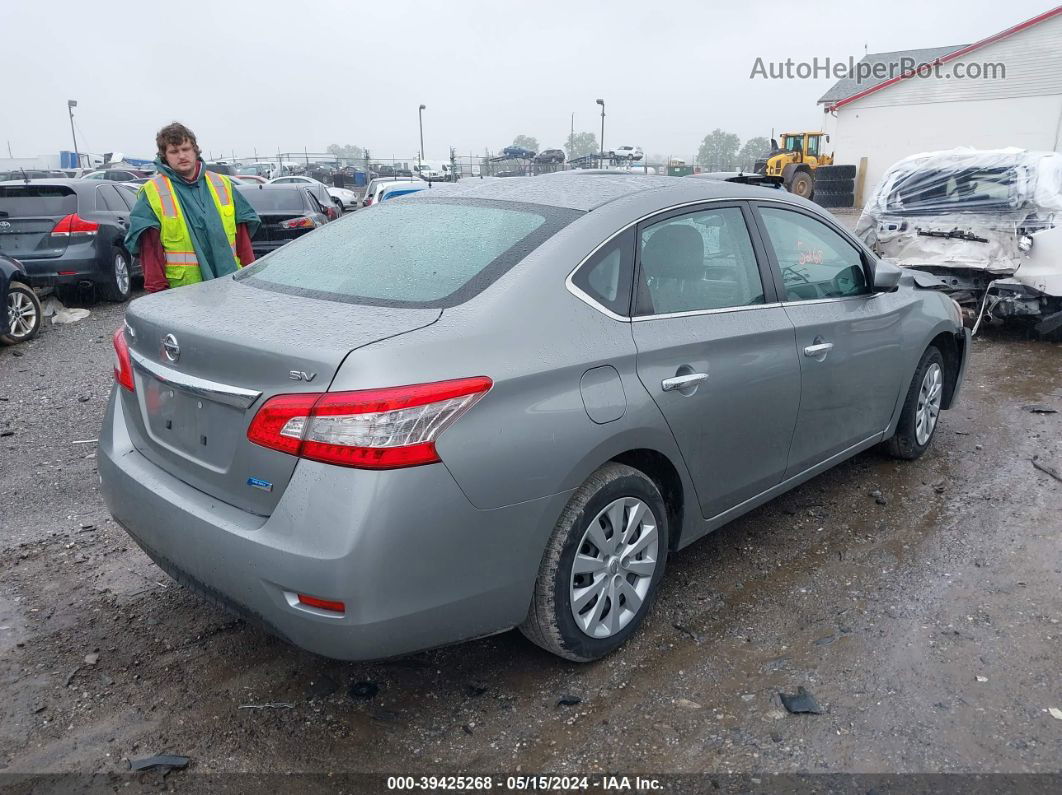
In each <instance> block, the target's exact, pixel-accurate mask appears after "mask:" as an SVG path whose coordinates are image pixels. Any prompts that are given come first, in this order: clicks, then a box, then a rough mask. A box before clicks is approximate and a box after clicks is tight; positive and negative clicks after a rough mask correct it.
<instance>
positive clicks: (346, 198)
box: [269, 177, 358, 211]
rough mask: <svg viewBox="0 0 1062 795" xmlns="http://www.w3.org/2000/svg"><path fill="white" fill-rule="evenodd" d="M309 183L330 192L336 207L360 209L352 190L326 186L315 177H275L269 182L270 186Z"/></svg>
mask: <svg viewBox="0 0 1062 795" xmlns="http://www.w3.org/2000/svg"><path fill="white" fill-rule="evenodd" d="M300 182H301V183H309V184H311V185H324V187H325V189H326V190H327V191H328V195H329V196H331V197H332V201H334V202H335V203H336V206H337V207H339V208H340V209H341V210H344V211H346V210H356V209H358V194H356V193H355V192H354V191H352V190H347V189H346V188H333V187H332V186H331V185H325V184H324V183H323V182H321V181H320V180H316V179H314V178H313V177H274V178H273V179H271V180H269V184H270V185H293V184H296V183H300Z"/></svg>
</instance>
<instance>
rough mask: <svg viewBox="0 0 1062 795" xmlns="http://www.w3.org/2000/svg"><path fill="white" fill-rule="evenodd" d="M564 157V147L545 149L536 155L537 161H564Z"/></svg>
mask: <svg viewBox="0 0 1062 795" xmlns="http://www.w3.org/2000/svg"><path fill="white" fill-rule="evenodd" d="M564 159H565V158H564V150H562V149H544V150H543V151H541V152H539V153H538V154H537V155H535V162H536V163H563V162H564Z"/></svg>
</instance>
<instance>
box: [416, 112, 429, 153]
mask: <svg viewBox="0 0 1062 795" xmlns="http://www.w3.org/2000/svg"><path fill="white" fill-rule="evenodd" d="M427 107H428V106H427V105H421V106H420V110H418V111H417V116H418V117H419V119H420V162H421V163H423V162H424V110H425V108H427Z"/></svg>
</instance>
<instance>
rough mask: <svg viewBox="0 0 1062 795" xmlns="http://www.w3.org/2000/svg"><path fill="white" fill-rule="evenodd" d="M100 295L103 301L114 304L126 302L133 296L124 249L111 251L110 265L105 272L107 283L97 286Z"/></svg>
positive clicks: (131, 280) (130, 275)
mask: <svg viewBox="0 0 1062 795" xmlns="http://www.w3.org/2000/svg"><path fill="white" fill-rule="evenodd" d="M98 289H99V292H100V295H101V296H102V297H103V300H105V301H111V302H113V303H116V304H120V303H124V302H125V301H128V300H129V298H130V297H131V296H132V295H133V277H132V272H131V271H130V266H129V255H128V254H127V253H126V252H125V250H124V249H121V248H114V249H112V250H111V264H110V267H109V268H108V272H107V281H105V282H103V283H101V284H100V285H99V288H98Z"/></svg>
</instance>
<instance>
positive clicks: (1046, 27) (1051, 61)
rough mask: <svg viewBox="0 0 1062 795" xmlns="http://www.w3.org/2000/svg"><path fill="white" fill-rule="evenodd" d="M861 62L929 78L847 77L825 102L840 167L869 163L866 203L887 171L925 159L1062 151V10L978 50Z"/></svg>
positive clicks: (873, 58) (909, 54)
mask: <svg viewBox="0 0 1062 795" xmlns="http://www.w3.org/2000/svg"><path fill="white" fill-rule="evenodd" d="M905 58H907V59H911V60H907V61H905V60H904V59H905ZM860 63H865V64H868V66H872V65H873V64H874V63H882V64H886V65H887V64H900V65H901V66H902V65H903V64H905V63H906V64H911V63H914V64H919V65H923V64H924V65H927V66H926V67H925V69H923V70H921V71H923V72H927V71H930V70H931V71H932V72H933V74H932V76H925V77H923V76H920V75H918V74H911V73H910V72H908V73H906V74H904V73H902V71H900V70H896V69H895V68H894V69H893V71H894V72H897V73H896V74H895V76H885V77H883V78H879V79H873V78H872V79H870V80H864V81H863V82H861V83H859V82H857V81H856V79H855V78H846V79H844V80H841V81H840V82H838V83H837V84H836V85H834V86H833V88H831V89H830V90H829V91H828V92H827V93H826V94H825V95H823V97H822V99H820V100H819V103H820V104H821V105H822V106H823V109H824V111H825V114H826V115H825V121H824V125H823V129H824V130H825V131H826V132H827V133H829V134H830V147H831V148H832V149H833V151H834V155H835V160H834V162H836V163H853V164H856V165H859V164H860V162H861V160H862V158H866V159H867V160H866V176H865V182H864V186H865V187H864V190H863V194H862V195H863V197H864V199H865V198H866V196H868V195H869V193H870V190H871V188H872V187H873V186H874V185H875V184H876V183H877V181H878V180H879V179H880V178H881V176H882V174H883V173H884V172H885V170H886V169H887V168H888V167H889V166H891V165H892V164H893V163H895V162H896V161H897V160H900V159H901V158H904V157H907V156H908V155H913V154H917V153H919V152H926V151H932V150H938V149H952V148H954V147H956V146H973V147H976V148H978V149H999V148H1002V147H1007V146H1017V147H1020V148H1022V149H1041V150H1049V151H1062V6H1060V7H1057V8H1054V9H1052V10H1050V11H1046V12H1044V13H1043V14H1040V15H1039V16H1037V17H1034V18H1033V19H1030V20H1028V21H1026V22H1022V23H1021V24H1019V25H1015V26H1014V27H1012V28H1008V29H1007V30H1004V31H1001V32H999V33H996V34H995V35H993V36H989V37H988V38H986V39H983V40H981V41H979V42H976V43H974V44H969V45H965V46H953V47H939V48H933V49H929V50H908V51H904V52H895V53H878V54H874V55H868V56H866V57H865V58H864V59H863V60H862V61H861V62H860ZM882 71H884V72H887V68H882V69H880V71H879V74H880V73H881V72H882ZM857 193H858V188H857ZM858 201H859V197H858V196H857V202H858Z"/></svg>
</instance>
